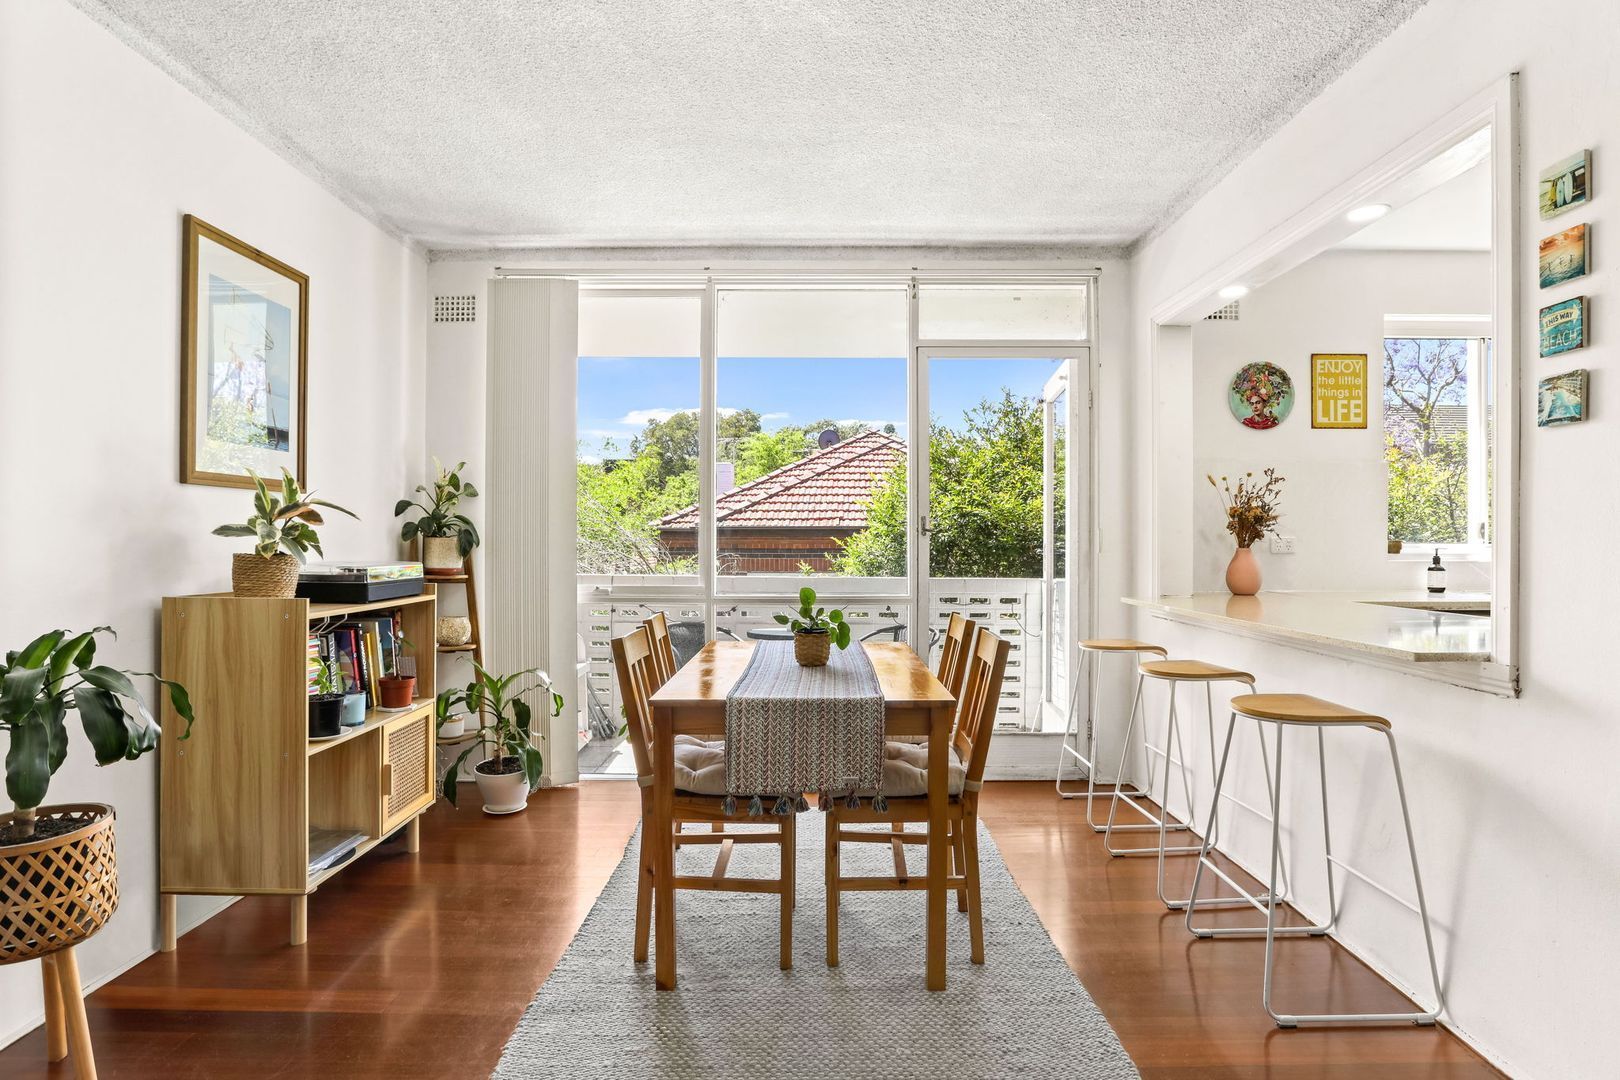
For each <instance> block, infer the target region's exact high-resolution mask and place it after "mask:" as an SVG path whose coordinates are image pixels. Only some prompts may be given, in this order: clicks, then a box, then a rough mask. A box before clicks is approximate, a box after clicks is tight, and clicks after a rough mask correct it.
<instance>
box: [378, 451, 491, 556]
mask: <svg viewBox="0 0 1620 1080" xmlns="http://www.w3.org/2000/svg"><path fill="white" fill-rule="evenodd" d="M466 467H467V463H466V462H465V461H458V462H456V465H455V467H454V468H451V469H446V468H445V467H444V466H443V465H442V464H440V463H439V459H438V458H434V459H433V470H434V477H433V484H432V486H431V487H430V486H429V485H427V484H418V485H417V486H416V493H417V495H418V496H420V500H418V499H401V500H399V502H397V503H395V504H394V516H395V517H399V516H400V515H401V514H405V513H409V512H410V511H411V510H413V509H414V510H416V511H418V513H417V514H416V516H415V517H413V518H412V519H411V520H409V521H406V522H405V523H404V524H403V525H401V526H400V528H399V538H400V540H402V541H403V542H405V543H407V544H408V543H410V542H411V541H412V540H415V539H416V538H418V537H421V539H422V552H423V561H424V562H426V563H429V564H430V566H431V565H432V564H433V563H435V562H436V561H437V560H436V559H433V558H429V554H430V553H429V550H428V549H429V542H430V541H433V540H454V541H455V551H456V556H457V558H456V563H455V564H452V566H454V565H456V564H459V561H460V560H461V559H465V558H466V557H467V556H468V555H471V554H472V552H473V548H475V547H477V546H478V544H479V542H480V541H479V537H478V526H476V525H474V524H473V523H472V519H471V518H469V517H468V516H467V515H466V514H463V513H461V512H460V509H459V508H460V505H461V500H463V499H476V498H478V489H477V488H475V487H473V485H472V484H471V483H468V482H466V481H464V480H462V479H461V470H462V469H465V468H466ZM435 546H437V545H435Z"/></svg>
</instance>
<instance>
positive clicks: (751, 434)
mask: <svg viewBox="0 0 1620 1080" xmlns="http://www.w3.org/2000/svg"><path fill="white" fill-rule="evenodd" d="M717 310H718V322H717V326H718V342H717V344H718V352H719V356H718V360H717V362H716V375H715V382H716V401H717V403H718V408H717V415H716V421H715V453H714V460H715V560H716V570H717V572H718V574H719V575H720V576H721V577H722V578H739V577H744V576H751V577H758V576H761V575H838V576H841V577H845V578H888V579H903V578H904V577H905V575H906V570H907V562H906V558H907V546H906V440H907V437H908V433H907V430H906V427H907V410H906V400H907V390H906V348H907V340H908V338H907V332H906V319H907V310H906V292H905V290H904V289H901V288H893V287H891V288H851V289H779V288H756V289H750V288H737V289H725V290H721V291H720V293H719V297H718V305H717ZM675 524H676V525H678V526H680V527H682V528H695V527H696V525H697V513H696V507H693V508H692V511H691V512H690V513H688V514H687V515H686V516H685V517H683V518H681V519H678V520H677V521H676V522H675ZM671 531H672V532H673V530H671ZM845 584H853V583H849V582H846V583H845ZM904 588H905V586H904V584H903V582H899V581H897V582H895V583H894V584H893V586H892V587H891V589H890V591H903V590H904Z"/></svg>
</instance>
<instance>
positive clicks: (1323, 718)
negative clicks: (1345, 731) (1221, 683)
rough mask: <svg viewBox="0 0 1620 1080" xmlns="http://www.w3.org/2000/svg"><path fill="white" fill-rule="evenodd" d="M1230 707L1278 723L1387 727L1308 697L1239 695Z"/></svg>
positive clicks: (1375, 718)
mask: <svg viewBox="0 0 1620 1080" xmlns="http://www.w3.org/2000/svg"><path fill="white" fill-rule="evenodd" d="M1232 708H1233V709H1235V710H1236V711H1237V712H1240V713H1242V714H1243V715H1244V716H1251V717H1253V718H1254V719H1256V720H1271V721H1273V722H1275V723H1279V724H1361V725H1363V726H1366V727H1383V728H1387V727H1389V726H1390V725H1389V721H1388V720H1386V719H1384V718H1383V717H1382V716H1374V715H1373V714H1372V713H1364V712H1361V711H1360V710H1359V709H1352V708H1350V707H1349V706H1346V705H1338V704H1335V703H1334V702H1331V701H1323V700H1322V699H1321V698H1319V697H1311V696H1310V695H1309V694H1242V695H1240V696H1238V697H1235V698H1233V699H1232Z"/></svg>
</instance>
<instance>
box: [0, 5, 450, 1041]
mask: <svg viewBox="0 0 1620 1080" xmlns="http://www.w3.org/2000/svg"><path fill="white" fill-rule="evenodd" d="M0 146H3V147H4V153H3V155H0V462H4V473H3V476H4V479H3V481H0V483H3V485H4V498H5V501H6V504H7V505H8V506H10V507H11V508H12V523H11V526H10V527H8V528H6V529H3V530H0V567H4V587H5V603H4V605H0V641H3V642H5V643H7V644H5V645H4V646H0V647H6V648H16V647H18V646H19V645H20V644H21V643H23V642H25V641H27V640H29V639H30V638H32V637H33V636H35V635H36V634H38V633H39V632H41V631H43V630H45V629H48V628H52V627H73V628H80V627H88V626H94V625H97V624H102V623H110V624H112V625H113V626H115V627H117V629H118V631H119V637H118V640H117V641H116V642H114V643H109V644H105V645H103V648H102V652H101V653H100V655H101V656H102V657H104V658H105V659H106V661H107V662H108V663H112V664H116V665H118V666H120V667H127V668H132V669H135V670H153V669H155V668H156V667H157V665H158V657H157V630H158V626H157V621H158V604H159V599H160V598H161V597H162V596H164V595H166V594H180V593H193V592H203V591H213V590H220V589H228V588H229V587H230V586H229V582H230V577H229V572H230V570H229V568H230V558H229V557H230V553H231V551H232V550H233V542H232V541H227V540H221V539H218V538H216V537H213V536H210V535H209V530H210V529H212V528H213V527H214V526H215V525H218V524H221V523H223V522H226V521H233V520H238V519H245V517H246V515H247V513H248V511H249V509H250V506H249V502H248V496H247V495H246V494H245V493H243V492H242V491H239V490H230V489H224V488H208V487H198V486H187V485H182V484H181V483H179V482H178V480H177V479H176V477H177V475H178V472H179V464H178V461H179V445H178V429H179V369H180V363H179V355H180V343H179V323H180V289H179V283H180V223H181V216H182V215H183V214H185V213H188V212H190V213H194V214H197V215H198V216H199V217H201V218H203V219H204V220H206V221H208V222H210V223H212V224H214V225H216V226H218V227H220V228H223V229H225V230H226V231H227V232H230V233H232V234H234V235H236V236H239V237H241V238H242V239H243V240H245V241H247V242H248V243H250V244H253V245H255V246H257V247H260V248H262V249H264V250H265V251H268V252H269V253H271V254H272V255H274V256H276V257H277V258H280V259H282V260H284V261H285V262H287V263H290V264H291V265H293V266H295V267H297V268H298V269H300V270H302V271H303V272H304V273H306V274H308V275H309V278H310V328H309V354H310V361H309V424H310V426H309V479H310V481H311V483H312V484H313V485H314V486H316V487H318V488H319V489H320V492H321V494H322V495H324V496H326V497H328V498H330V499H332V500H333V501H335V502H338V503H341V504H343V505H345V506H348V507H349V508H351V509H353V510H354V511H355V512H356V513H358V514H359V515H360V517H361V518H362V519H363V520H362V521H361V522H360V523H355V522H351V521H349V520H348V519H346V518H342V517H338V516H334V517H335V520H334V521H333V522H332V523H331V524H330V525H329V526H328V527H327V528H326V529H325V530H323V537H324V539H325V546H326V550H327V552H328V554H329V555H332V556H336V557H351V558H371V557H393V556H395V555H396V554H397V551H398V549H397V545H396V543H395V540H394V536H395V531H394V525H393V521H392V518H391V516H390V515H391V512H392V509H393V502H394V500H395V499H396V498H398V497H399V496H400V495H401V494H403V493H404V492H406V491H408V490H409V487H410V486H412V485H414V484H416V483H418V482H419V481H420V479H421V476H422V474H423V472H424V469H423V464H424V460H425V451H424V395H423V391H422V387H423V380H424V378H425V359H424V357H425V342H424V316H423V313H424V311H425V307H424V305H425V303H426V300H425V297H426V292H425V281H426V264H425V262H424V261H423V259H422V258H420V257H419V256H417V255H414V254H412V253H411V252H410V251H409V250H407V248H406V247H405V246H404V245H403V244H401V243H400V242H399V241H398V240H396V239H393V238H392V237H390V236H388V235H387V234H385V233H383V232H382V231H381V230H380V229H378V228H377V227H376V226H375V225H373V224H371V223H370V222H368V221H367V220H366V219H364V218H363V217H361V216H360V215H358V214H357V213H355V212H354V211H352V210H350V209H349V208H347V207H346V206H345V205H344V204H343V203H341V202H340V201H339V200H338V199H337V198H336V197H334V196H333V195H332V194H330V193H329V192H327V191H326V190H324V189H323V188H322V187H320V186H319V185H317V184H316V183H315V182H313V181H312V180H310V179H308V178H307V177H305V176H304V175H303V174H301V173H299V172H297V171H296V170H294V169H293V168H292V167H291V166H289V165H288V164H286V163H285V162H284V161H282V160H281V159H280V158H278V157H276V156H275V155H273V154H272V153H271V152H270V151H269V150H267V149H266V148H265V147H264V146H262V145H261V144H259V143H257V142H255V141H253V140H252V139H250V138H248V137H247V136H246V135H245V134H243V133H242V131H241V130H240V129H238V128H236V127H234V126H233V125H232V124H230V123H229V122H228V121H226V120H225V119H224V118H223V117H221V116H220V115H219V114H218V113H216V112H215V111H213V110H212V109H211V108H209V107H208V106H207V105H206V104H204V103H203V102H202V101H200V100H199V99H198V98H196V97H194V96H193V95H191V94H190V93H188V92H187V91H185V90H184V89H182V88H181V87H180V86H179V85H178V84H176V83H175V82H174V81H172V80H171V79H170V78H169V77H168V76H166V75H164V74H163V73H161V72H160V71H159V70H158V69H157V68H155V67H153V66H152V65H151V64H149V63H147V62H146V61H145V60H143V59H141V58H140V57H138V56H137V55H136V54H135V53H134V52H132V51H130V50H129V49H128V48H126V47H125V46H124V45H123V44H121V43H120V42H118V41H117V40H115V39H114V38H113V37H112V36H111V35H110V34H108V33H107V32H106V31H104V30H103V29H101V28H100V27H99V26H97V25H96V24H94V23H93V22H91V21H90V20H89V19H88V18H86V17H85V16H84V15H82V14H80V13H79V12H78V11H76V10H75V9H73V8H72V7H71V6H69V5H68V4H67V3H66V2H64V0H7V2H6V3H5V4H0ZM197 722H198V723H199V724H218V723H223V722H227V721H226V718H222V717H210V716H201V717H199V718H198V721H197ZM70 730H73V731H74V732H75V734H73V735H72V736H71V738H72V740H73V746H72V748H71V752H70V755H69V759H68V762H67V764H66V765H65V766H64V767H63V769H62V771H61V772H60V773H58V774H57V776H56V779H55V781H54V782H53V784H52V786H51V791H50V798H49V801H51V802H71V801H81V800H99V801H104V802H108V803H112V804H113V805H114V806H115V807H117V810H118V825H117V833H118V854H119V859H118V862H119V871H120V874H119V877H120V886H121V893H122V899H121V903H120V907H119V910H118V912H117V914H116V915H114V917H113V919H112V921H111V922H110V923H109V924H108V926H107V928H106V929H105V930H103V931H102V932H101V933H100V934H99V935H97V936H96V937H95V938H93V939H92V940H91V941H89V942H88V943H87V944H86V945H85V946H84V947H83V948H82V949H81V950H80V954H81V959H80V968H81V969H82V971H83V974H84V978H85V979H86V981H87V983H89V984H92V985H93V984H97V983H100V982H102V981H104V980H105V979H107V978H109V977H110V976H111V975H113V974H116V973H117V972H119V971H121V970H123V969H124V968H126V967H128V966H129V965H130V964H132V963H134V962H136V961H138V960H140V959H141V958H142V957H144V956H145V955H147V954H148V953H150V952H151V951H152V950H153V949H154V948H155V947H156V944H157V846H156V829H157V821H156V819H157V783H156V780H157V764H156V755H152V756H149V757H147V758H145V759H143V760H141V761H139V762H136V763H133V764H130V763H124V764H119V765H115V766H110V767H108V768H106V769H102V770H97V769H95V768H94V759H93V757H92V756H91V754H90V750H89V746H88V745H87V744H86V742H85V740H84V738H83V736H82V734H80V733H78V732H77V727H76V725H73V724H70ZM0 808H4V809H9V808H10V806H9V803H7V802H6V801H5V799H4V796H3V795H0ZM219 906H220V901H203V900H197V901H195V902H190V903H184V904H183V905H182V907H181V918H182V927H186V926H189V925H191V924H193V923H195V922H197V921H199V920H200V919H201V918H202V917H206V915H207V914H209V913H211V912H212V911H215V910H217V909H218V907H219ZM182 948H184V945H183V944H182ZM39 986H40V982H39V974H38V965H36V964H19V965H14V966H11V967H5V968H0V1045H3V1044H5V1043H8V1042H10V1041H12V1040H13V1039H14V1038H16V1037H17V1036H18V1035H20V1034H22V1033H23V1032H25V1031H27V1030H29V1029H30V1028H32V1027H34V1026H35V1025H36V1024H38V1023H39V1022H40V1019H41V1017H42V1016H43V1010H42V1006H41V999H40V991H39Z"/></svg>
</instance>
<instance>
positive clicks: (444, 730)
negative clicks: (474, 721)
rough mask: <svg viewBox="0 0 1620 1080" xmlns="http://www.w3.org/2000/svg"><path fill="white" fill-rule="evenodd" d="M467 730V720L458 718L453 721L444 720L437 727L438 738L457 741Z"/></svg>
mask: <svg viewBox="0 0 1620 1080" xmlns="http://www.w3.org/2000/svg"><path fill="white" fill-rule="evenodd" d="M466 730H467V718H466V717H465V716H458V717H456V718H455V719H454V720H446V721H445V722H444V723H442V724H440V725H439V738H441V739H457V738H460V737H461V735H462V733H463V732H465V731H466Z"/></svg>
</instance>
